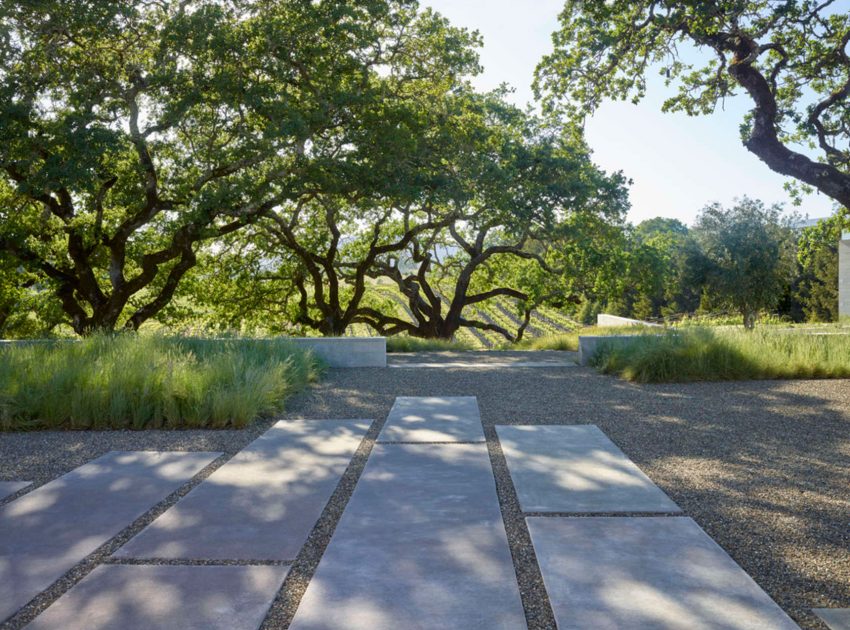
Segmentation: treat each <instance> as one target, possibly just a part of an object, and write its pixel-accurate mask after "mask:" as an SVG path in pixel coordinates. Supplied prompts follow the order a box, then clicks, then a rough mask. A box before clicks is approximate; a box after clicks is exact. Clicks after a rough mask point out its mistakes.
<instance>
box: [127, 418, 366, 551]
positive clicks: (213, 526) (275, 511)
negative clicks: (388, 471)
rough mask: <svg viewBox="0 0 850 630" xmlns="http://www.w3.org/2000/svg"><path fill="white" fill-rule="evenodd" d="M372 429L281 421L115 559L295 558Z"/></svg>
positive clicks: (352, 423)
mask: <svg viewBox="0 0 850 630" xmlns="http://www.w3.org/2000/svg"><path fill="white" fill-rule="evenodd" d="M369 424H370V422H369V421H368V420H304V421H281V422H278V423H277V424H276V425H275V426H274V427H272V428H271V429H269V430H268V431H267V432H266V433H265V434H264V435H263V436H262V437H260V438H258V439H257V440H256V441H254V442H253V443H252V444H251V445H249V446H248V447H247V448H245V450H243V451H241V452H240V453H239V454H237V455H236V456H234V457H233V458H232V459H231V460H229V461H228V462H227V463H225V464H224V465H223V466H222V467H221V468H219V469H218V470H216V471H215V472H214V473H213V474H212V475H210V476H209V477H208V478H207V479H205V480H204V481H203V482H201V483H200V484H199V485H198V486H197V487H195V488H194V489H193V490H192V491H191V492H189V493H188V494H187V495H186V496H185V497H184V498H183V499H181V500H180V501H178V502H177V503H176V504H175V505H174V506H172V507H171V508H170V509H169V510H167V511H166V512H164V513H163V514H162V515H161V516H160V517H159V518H157V519H156V520H155V521H154V522H153V523H151V524H150V525H149V526H148V527H147V528H146V529H144V530H143V531H142V532H141V533H140V534H139V535H137V536H136V537H135V538H133V539H132V540H131V541H130V542H128V543H127V544H126V545H124V546H123V547H122V548H121V550H120V551H119V552H118V553H117V554H116V556H118V557H130V558H181V559H205V560H215V559H217V560H280V561H283V560H292V559H293V558H295V556H296V555H297V554H298V551H299V549H300V548H301V546H302V545H303V544H304V541H305V540H306V539H307V536H308V535H309V533H310V530H311V529H312V528H313V525H314V524H315V523H316V520H317V519H318V518H319V516H320V515H321V513H322V510H323V509H324V507H325V504H326V503H327V501H328V498H329V497H330V496H331V494H332V493H333V491H334V489H335V488H336V486H337V484H338V483H339V479H340V477H341V476H342V474H343V473H344V472H345V469H346V467H347V466H348V464H349V462H350V461H351V458H352V456H353V455H354V452H355V451H356V450H357V447H358V446H359V445H360V441H361V440H362V439H363V436H364V435H365V434H366V431H367V430H368V429H369Z"/></svg>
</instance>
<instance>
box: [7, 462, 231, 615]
mask: <svg viewBox="0 0 850 630" xmlns="http://www.w3.org/2000/svg"><path fill="white" fill-rule="evenodd" d="M218 456H219V453H183V452H179V453H178V452H167V453H155V452H147V451H139V452H122V451H113V452H110V453H107V454H106V455H103V456H101V457H98V458H97V459H95V460H92V461H91V462H89V463H88V464H85V465H83V466H80V467H79V468H76V469H74V470H72V471H71V472H69V473H68V474H66V475H63V476H62V477H59V478H58V479H55V480H53V481H51V482H50V483H47V484H45V485H43V486H41V487H40V488H36V489H35V490H33V491H32V492H29V493H28V494H25V495H24V496H22V497H20V498H18V499H15V500H14V501H12V502H11V503H8V504H6V505H4V506H3V507H0V621H2V620H4V619H6V618H7V617H9V616H10V615H12V614H13V613H15V611H17V610H18V609H19V608H21V607H22V606H24V605H25V604H26V603H27V602H29V601H30V600H31V599H32V598H33V597H35V596H36V595H38V594H39V593H40V592H41V591H43V590H44V589H46V588H47V587H49V586H50V585H51V584H52V583H53V582H54V581H55V580H57V579H58V578H59V577H61V576H62V575H63V574H64V573H65V572H66V571H68V570H69V569H71V568H72V567H73V566H74V565H75V564H77V563H78V562H80V561H81V560H83V559H84V558H85V557H86V556H87V555H89V554H90V553H92V552H93V551H95V550H96V549H97V548H98V547H100V546H101V545H103V544H104V543H105V542H107V541H108V540H109V539H110V538H112V537H114V536H115V535H116V534H118V533H119V532H120V531H121V530H122V529H124V528H125V527H127V526H128V525H130V524H131V523H132V522H133V521H134V520H136V519H137V518H138V517H140V516H141V515H142V514H144V513H145V512H146V511H147V510H149V509H150V508H151V507H153V506H154V505H156V504H157V503H159V502H160V501H161V500H163V499H164V498H165V497H167V496H168V495H169V494H171V493H172V492H174V491H175V490H177V489H178V488H180V486H182V485H183V484H184V483H186V482H187V481H189V480H190V479H191V478H192V477H193V476H194V475H196V474H197V473H198V472H200V471H201V470H202V469H203V468H204V467H205V466H207V465H208V464H210V463H211V462H212V461H213V460H215V459H216V457H218Z"/></svg>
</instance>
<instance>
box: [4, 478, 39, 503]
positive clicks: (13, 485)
mask: <svg viewBox="0 0 850 630" xmlns="http://www.w3.org/2000/svg"><path fill="white" fill-rule="evenodd" d="M31 484H32V481H0V499H5V498H6V497H8V496H10V495H12V494H15V493H16V492H17V491H18V490H22V489H23V488H26V487H27V486H29V485H31Z"/></svg>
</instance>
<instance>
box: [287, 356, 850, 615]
mask: <svg viewBox="0 0 850 630" xmlns="http://www.w3.org/2000/svg"><path fill="white" fill-rule="evenodd" d="M429 395H430V396H437V395H443V396H462V395H466V396H469V395H473V396H477V397H478V402H479V406H480V409H481V414H482V421H483V423H484V424H485V425H492V424H583V423H592V424H596V425H597V426H599V428H600V429H602V430H603V431H604V432H605V433H606V434H607V435H608V437H610V438H611V439H612V440H613V441H614V442H615V443H616V444H617V445H618V446H619V447H620V448H621V449H622V450H623V451H624V452H625V453H626V455H627V456H629V457H630V458H631V459H632V460H633V461H635V463H637V464H638V466H640V467H641V469H642V470H643V471H644V472H645V473H647V474H648V475H649V476H650V478H651V479H652V480H653V481H654V482H655V483H657V484H658V485H659V486H660V487H661V488H662V489H663V490H664V491H665V492H667V493H668V494H669V495H670V497H671V498H672V499H673V500H674V501H676V503H678V504H679V506H680V507H681V508H682V509H683V510H684V511H685V513H686V514H687V515H689V516H692V517H693V518H694V519H695V520H696V521H697V522H698V523H699V524H700V526H701V527H703V529H705V530H706V532H707V533H708V534H709V535H710V536H712V537H713V538H714V539H715V540H716V541H717V542H718V543H719V544H720V545H721V546H722V547H723V548H724V549H725V550H726V551H727V552H728V553H729V554H730V555H731V556H732V557H733V558H734V559H735V560H736V561H737V562H738V563H739V564H740V565H741V566H742V567H743V568H744V569H745V570H746V571H747V573H749V574H750V575H751V576H752V577H753V578H755V580H756V581H757V582H758V583H759V585H760V586H762V588H764V589H765V590H766V591H767V592H768V593H769V594H770V595H771V596H772V597H773V598H774V599H775V600H776V601H777V602H778V603H779V604H780V605H781V606H782V607H783V608H784V609H785V610H786V611H787V612H789V613H790V614H791V615H792V617H794V618H795V620H796V621H798V622H799V623H800V624H801V625H802V626H803V627H804V628H812V629H814V628H823V626H822V625H820V622H819V621H817V620H816V618H815V617H814V616H813V615H812V614H811V613H810V612H809V608H812V607H848V606H850V526H848V514H850V465H848V462H850V381H847V380H813V381H746V382H721V383H688V384H668V385H637V384H633V383H626V382H623V381H620V380H617V379H614V378H611V377H606V376H600V375H598V374H596V373H595V372H594V371H592V370H590V369H585V368H572V369H569V370H565V369H561V370H557V369H552V370H549V369H535V368H512V369H503V370H489V371H481V370H478V371H476V370H463V369H445V370H441V369H428V370H380V369H375V370H352V371H343V370H332V371H331V372H330V373H329V374H328V375H327V378H326V380H325V382H323V383H321V384H319V385H317V386H316V387H314V388H312V389H311V390H309V391H307V392H304V393H303V394H301V395H299V396H298V397H296V398H294V399H293V400H292V403H291V406H290V410H291V411H290V415H292V416H293V417H299V416H304V417H340V414H344V415H345V416H347V417H379V418H380V417H385V416H386V414H387V413H388V412H389V409H390V407H391V406H392V402H393V400H394V398H395V396H429Z"/></svg>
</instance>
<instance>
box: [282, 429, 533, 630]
mask: <svg viewBox="0 0 850 630" xmlns="http://www.w3.org/2000/svg"><path fill="white" fill-rule="evenodd" d="M290 627H291V628H292V630H308V629H313V628H316V629H317V628H322V629H325V630H327V629H328V628H340V629H342V628H387V629H389V628H411V629H416V628H494V629H497V628H504V629H506V630H507V629H510V630H515V629H516V628H521V627H524V616H523V609H522V605H521V602H520V597H519V589H518V587H517V582H516V576H515V573H514V568H513V564H512V561H511V556H510V551H509V548H508V543H507V537H506V534H505V530H504V525H503V523H502V517H501V512H500V509H499V502H498V498H497V496H496V489H495V483H494V480H493V474H492V471H491V468H490V460H489V455H488V452H487V447H486V445H484V444H378V445H376V446H375V448H374V449H373V451H372V454H371V456H370V458H369V461H368V463H367V465H366V469H365V470H364V472H363V475H362V477H361V478H360V481H359V482H358V485H357V488H356V489H355V491H354V494H353V495H352V497H351V500H350V501H349V503H348V506H347V508H346V510H345V512H344V513H343V515H342V518H341V520H340V522H339V524H338V525H337V528H336V532H335V533H334V536H333V538H332V539H331V542H330V544H329V545H328V547H327V549H326V550H325V553H324V555H323V557H322V560H321V562H320V563H319V566H318V569H317V570H316V573H315V574H314V576H313V579H312V580H311V582H310V585H309V586H308V588H307V591H306V593H305V595H304V597H303V599H302V600H301V604H300V606H299V608H298V611H297V612H296V615H295V619H294V621H293V623H292V625H291V626H290Z"/></svg>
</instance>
